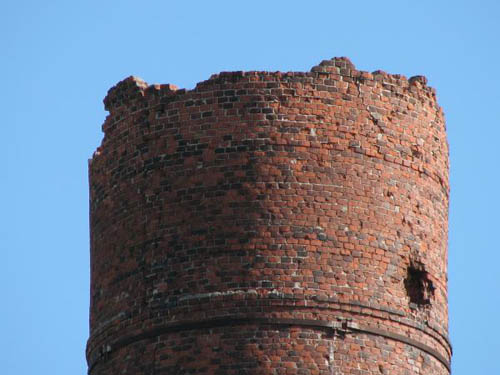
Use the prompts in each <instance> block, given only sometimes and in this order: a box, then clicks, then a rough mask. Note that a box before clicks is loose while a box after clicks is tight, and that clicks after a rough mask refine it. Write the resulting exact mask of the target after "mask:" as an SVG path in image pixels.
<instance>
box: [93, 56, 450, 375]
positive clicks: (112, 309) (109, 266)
mask: <svg viewBox="0 0 500 375" xmlns="http://www.w3.org/2000/svg"><path fill="white" fill-rule="evenodd" d="M104 103H105V107H106V110H107V111H109V115H108V117H107V118H106V121H105V122H104V125H103V130H104V139H103V141H102V145H101V146H100V147H99V148H98V149H97V151H96V152H95V154H94V156H93V158H92V159H91V160H90V164H89V170H90V229H91V308H90V338H89V341H88V346H87V359H88V366H89V370H88V371H89V374H91V375H111V374H113V375H116V374H134V375H135V374H151V375H153V374H154V375H160V374H175V375H180V374H186V375H187V374H190V375H191V374H199V375H203V374H227V375H242V374H262V375H267V374H269V375H271V374H286V375H295V374H296V375H313V374H325V375H326V374H328V375H332V374H342V375H347V374H353V375H354V374H356V375H361V374H363V375H374V374H377V375H380V374H390V375H403V374H405V375H407V374H432V375H436V374H437V375H441V374H442V375H447V374H449V373H450V358H451V347H450V343H449V339H448V309H447V306H448V304H447V276H446V275H447V227H448V224H447V220H448V195H449V186H448V145H447V141H446V134H445V123H444V119H443V114H442V111H441V109H440V107H439V106H438V104H437V102H436V95H435V91H434V89H432V88H430V87H428V86H427V83H426V79H425V78H424V77H422V76H416V77H412V78H410V79H406V78H405V77H404V76H401V75H391V74H387V73H384V72H382V71H376V72H373V73H368V72H363V71H358V70H356V69H355V67H354V66H353V65H352V63H351V62H350V61H349V60H348V59H346V58H334V59H332V60H326V61H323V62H321V63H320V64H319V65H318V66H315V67H313V68H312V69H311V71H310V72H291V73H280V72H275V73H270V72H229V73H220V74H218V75H214V76H212V77H210V79H208V80H207V81H204V82H201V83H199V84H197V86H196V87H195V88H194V89H192V90H184V89H177V88H176V87H175V86H173V85H169V84H167V85H148V84H146V83H145V82H144V81H142V80H140V79H139V78H135V77H130V78H127V79H125V80H123V81H122V82H120V83H118V84H117V85H116V86H115V87H113V88H112V89H111V90H109V92H108V95H107V97H106V99H105V100H104Z"/></svg>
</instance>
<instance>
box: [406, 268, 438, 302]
mask: <svg viewBox="0 0 500 375" xmlns="http://www.w3.org/2000/svg"><path fill="white" fill-rule="evenodd" d="M404 285H405V288H406V294H407V295H408V297H409V299H410V307H414V306H415V305H416V307H418V308H421V307H426V306H430V304H431V300H432V298H433V297H434V289H435V288H434V285H433V284H432V281H431V280H430V279H429V274H428V273H427V271H426V270H425V268H424V265H423V264H422V263H421V262H410V266H409V267H408V270H407V275H406V278H405V280H404ZM412 305H413V306H412Z"/></svg>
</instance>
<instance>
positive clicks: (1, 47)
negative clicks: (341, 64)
mask: <svg viewBox="0 0 500 375" xmlns="http://www.w3.org/2000/svg"><path fill="white" fill-rule="evenodd" d="M334 56H348V57H349V58H350V59H351V60H352V61H353V63H354V64H355V65H356V67H357V68H358V69H361V70H367V71H373V70H377V69H381V70H384V71H387V72H389V73H399V74H404V75H406V76H407V77H410V76H413V75H417V74H422V75H425V76H426V77H427V78H428V80H429V84H430V85H431V86H433V87H435V88H436V89H437V93H438V100H439V103H440V105H441V106H442V107H443V108H444V111H445V114H446V120H447V127H448V139H449V143H450V147H451V207H450V240H449V290H450V293H449V296H450V323H451V325H450V336H451V340H452V344H453V346H454V358H453V374H454V375H470V374H474V375H476V374H500V362H499V361H498V356H499V354H500V345H499V339H498V338H499V337H500V328H499V327H500V324H499V322H498V318H499V317H500V313H499V311H500V268H499V264H500V245H499V241H498V239H497V238H496V234H497V231H499V228H498V224H499V219H498V217H499V213H500V199H499V196H500V191H499V182H500V177H499V175H500V174H499V172H500V168H499V162H500V157H499V152H500V147H499V145H498V143H499V141H500V102H499V100H500V94H499V90H500V72H499V71H498V70H499V69H500V64H499V61H500V2H498V1H494V0H491V1H482V0H476V1H460V0H453V1H438V0H434V1H415V0H413V1H404V0H398V1H383V0H381V1H376V2H375V1H342V2H341V1H334V0H331V1H313V0H308V1H293V0H288V1H272V0H266V1H259V0H253V1H236V0H232V1H217V0H210V1H208V0H207V1H205V0H203V1H186V0H185V1H173V0H172V1H154V0H144V1H142V2H139V1H131V0H128V1H127V0H120V1H118V0H116V1H113V0H106V1H95V0H87V1H62V0H61V1H51V0H47V1H27V0H16V1H8V0H5V1H3V2H2V3H1V5H0V68H1V69H0V71H1V73H2V78H1V81H2V82H3V83H2V89H0V109H1V114H0V125H1V126H0V131H1V136H0V146H1V150H2V151H1V155H3V157H2V158H1V160H2V165H3V168H2V173H1V177H0V178H1V180H0V181H1V184H0V204H1V208H2V209H1V213H0V231H1V232H0V234H1V241H0V250H1V255H3V258H2V260H3V261H2V264H3V265H4V266H3V272H1V273H0V295H1V296H2V299H1V301H2V302H1V305H0V330H1V332H2V338H1V340H0V367H1V369H0V372H1V373H2V374H5V375H25V374H30V375H31V374H51V375H59V374H61V375H67V374H86V363H85V356H84V348H85V343H86V340H87V337H88V301H89V233H88V232H89V231H88V180H87V159H88V158H89V157H90V156H91V155H92V153H93V151H94V150H95V148H96V147H97V146H98V145H99V143H100V140H101V138H102V133H101V124H102V122H103V120H104V118H105V116H106V113H105V111H104V108H103V104H102V99H103V98H104V96H105V95H106V92H107V90H108V89H109V88H110V87H111V86H113V85H114V84H115V83H117V82H118V81H120V80H121V79H123V78H125V77H127V76H129V75H137V76H139V77H141V78H143V79H145V80H146V81H147V82H149V83H173V84H176V85H178V86H179V87H185V88H192V87H194V85H195V84H196V82H198V81H201V80H205V79H207V78H208V77H209V76H210V75H211V74H213V73H217V72H219V71H227V70H271V71H276V70H281V71H304V70H305V71H308V70H309V69H310V68H311V67H312V66H313V65H315V64H317V63H319V62H320V61H321V60H323V59H328V58H331V57H334Z"/></svg>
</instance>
